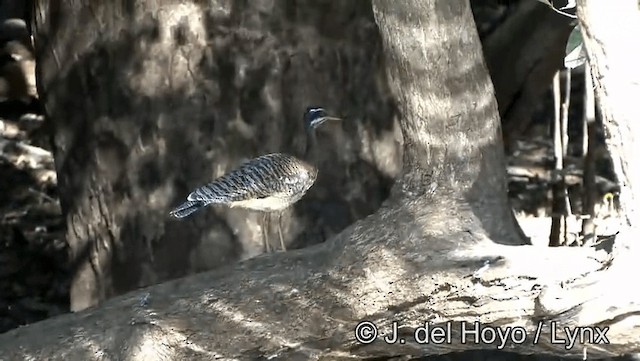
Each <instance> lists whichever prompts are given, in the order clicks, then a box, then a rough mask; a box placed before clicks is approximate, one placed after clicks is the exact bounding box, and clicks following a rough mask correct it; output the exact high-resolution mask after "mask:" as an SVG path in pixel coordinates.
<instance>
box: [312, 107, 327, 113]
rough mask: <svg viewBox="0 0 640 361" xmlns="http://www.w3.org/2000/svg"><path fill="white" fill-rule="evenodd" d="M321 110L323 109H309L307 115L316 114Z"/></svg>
mask: <svg viewBox="0 0 640 361" xmlns="http://www.w3.org/2000/svg"><path fill="white" fill-rule="evenodd" d="M323 110H324V109H322V108H312V109H309V113H317V112H321V111H323Z"/></svg>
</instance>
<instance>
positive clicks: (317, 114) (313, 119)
mask: <svg viewBox="0 0 640 361" xmlns="http://www.w3.org/2000/svg"><path fill="white" fill-rule="evenodd" d="M327 120H342V119H340V118H336V117H332V116H329V115H328V114H327V112H326V111H325V110H324V108H322V107H308V108H307V110H306V111H305V112H304V129H305V130H306V131H310V130H314V129H316V128H317V127H318V126H320V124H322V123H324V122H326V121H327Z"/></svg>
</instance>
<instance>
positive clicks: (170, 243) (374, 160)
mask: <svg viewBox="0 0 640 361" xmlns="http://www.w3.org/2000/svg"><path fill="white" fill-rule="evenodd" d="M127 4H129V3H127V2H125V3H122V2H115V3H108V2H104V3H100V4H98V3H95V2H94V1H88V0H85V1H79V2H78V1H68V0H66V1H57V2H48V1H41V2H40V4H39V5H38V6H37V7H36V9H38V10H39V11H41V13H40V14H39V16H40V21H39V24H38V25H39V26H38V38H39V48H40V53H39V64H38V65H39V69H40V75H41V76H40V85H41V88H42V91H43V92H44V95H45V96H44V100H45V106H46V109H47V112H48V115H49V116H50V118H51V119H52V122H53V124H54V126H55V159H56V166H57V171H58V175H59V177H58V179H59V189H60V197H61V204H62V208H63V211H64V213H65V214H66V217H67V227H68V233H67V240H68V242H69V245H70V248H71V253H72V259H73V260H74V262H75V267H74V270H73V273H74V279H73V281H72V286H71V309H72V310H81V309H84V308H86V307H88V306H92V305H95V304H96V303H98V302H100V301H102V300H104V299H106V298H109V297H111V296H113V295H117V294H120V293H122V292H125V291H128V290H131V289H135V288H138V287H141V286H146V285H149V284H154V283H157V282H160V281H163V280H167V279H170V278H176V277H179V276H182V275H184V274H186V273H188V272H189V271H202V270H208V269H212V268H214V267H216V266H220V265H223V264H225V263H229V262H232V261H234V260H237V259H238V258H249V257H251V256H254V255H256V254H259V253H261V249H260V244H261V239H262V238H261V233H260V229H259V228H258V224H259V220H260V219H261V218H260V217H259V216H258V215H256V214H253V213H251V212H245V211H242V210H226V209H213V207H212V208H210V209H207V210H205V211H203V212H200V213H199V214H196V215H194V216H193V217H192V218H191V219H189V220H188V221H185V222H175V221H172V220H169V218H168V217H167V212H168V210H169V209H170V208H171V207H172V206H175V205H177V204H178V203H179V202H181V201H182V200H183V199H184V197H185V196H186V195H187V194H188V192H189V190H190V189H192V188H193V187H195V186H197V185H200V184H203V183H205V182H208V181H210V180H211V179H213V178H214V177H216V176H219V175H221V174H222V173H223V172H225V171H228V170H229V169H230V168H232V167H234V166H237V165H238V163H240V162H241V161H242V158H249V157H254V156H257V155H260V154H263V153H267V152H274V151H285V152H291V153H296V151H297V150H298V149H301V148H302V146H303V144H301V142H300V141H301V140H302V137H301V135H302V134H303V132H302V119H301V118H302V112H303V110H304V109H305V107H306V106H307V105H310V104H317V105H323V106H325V107H327V108H328V109H329V110H330V111H331V112H332V113H338V114H340V115H342V114H345V115H350V116H351V117H352V118H353V120H354V121H352V122H349V124H347V126H345V130H344V131H342V132H334V133H332V134H329V136H324V138H323V139H322V143H323V147H325V149H327V150H326V151H324V152H322V154H323V157H322V159H321V160H320V178H319V179H318V181H317V183H316V185H315V186H314V188H313V189H312V190H311V192H310V193H309V194H308V196H307V197H305V199H304V200H303V201H301V202H300V203H299V204H297V205H296V207H295V209H294V210H292V212H291V215H292V217H291V218H290V219H289V218H286V217H285V218H284V219H283V222H282V223H283V228H284V237H285V241H286V242H287V243H295V244H297V246H304V245H308V244H309V243H318V242H320V241H323V240H324V238H325V237H327V236H328V235H330V234H332V233H336V232H337V231H339V230H341V229H343V228H344V227H346V226H347V225H349V224H350V223H352V222H353V221H354V220H356V219H358V218H362V217H364V216H366V215H368V214H370V213H372V212H373V211H375V209H377V207H378V206H379V205H380V203H381V202H382V200H383V199H382V196H383V195H384V194H386V193H388V189H389V187H390V184H391V178H390V177H392V176H394V175H395V174H396V173H397V172H398V168H399V159H400V150H401V148H400V145H399V143H398V142H396V140H395V138H394V137H393V117H392V114H393V110H392V107H391V102H390V97H389V95H388V91H387V90H386V89H385V84H386V83H385V82H381V81H379V80H378V78H379V76H378V74H380V73H381V72H382V71H381V70H380V69H381V68H380V67H379V64H380V61H379V59H380V58H381V53H380V43H379V38H378V33H377V31H376V28H375V24H374V22H373V15H372V12H371V8H370V5H369V4H367V3H365V2H320V1H318V2H308V3H307V2H290V1H289V2H282V1H277V2H253V1H233V2H213V3H211V4H208V5H206V6H204V5H202V4H201V2H197V1H194V2H186V3H185V2H181V1H175V0H163V1H142V2H137V4H138V5H136V6H135V7H129V6H128V5H127ZM327 13H331V14H334V15H332V16H326V14H327ZM77 29H82V31H81V32H79V31H78V30H77ZM355 120H358V123H356V122H355ZM347 132H348V133H350V134H351V136H347V135H346V134H347ZM356 132H357V134H358V136H357V137H356V136H355V134H354V133H356ZM329 165H331V166H329ZM372 195H374V196H372ZM285 216H286V215H285ZM270 228H271V229H272V230H275V227H270ZM273 236H274V234H272V237H271V238H272V239H273V240H276V241H277V239H275V237H273ZM294 247H295V245H294Z"/></svg>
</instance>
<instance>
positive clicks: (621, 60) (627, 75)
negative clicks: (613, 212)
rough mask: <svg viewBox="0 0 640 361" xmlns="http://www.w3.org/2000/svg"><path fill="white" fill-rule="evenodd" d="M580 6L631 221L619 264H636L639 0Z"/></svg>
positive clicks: (590, 0)
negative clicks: (625, 261) (634, 50)
mask: <svg viewBox="0 0 640 361" xmlns="http://www.w3.org/2000/svg"><path fill="white" fill-rule="evenodd" d="M577 5H578V8H577V10H578V18H579V20H580V25H581V29H582V35H583V38H584V44H585V47H586V50H587V55H588V59H589V65H590V67H591V73H592V74H593V82H594V84H595V92H596V100H597V103H598V106H599V107H600V110H601V114H602V118H603V122H604V127H605V132H606V133H605V134H606V138H607V139H606V144H607V149H608V150H609V153H610V154H611V159H612V163H613V168H614V171H615V173H616V176H617V178H618V180H619V182H620V206H621V209H622V213H623V214H624V217H625V219H624V220H623V223H624V224H625V225H626V226H627V227H625V228H624V229H623V231H621V232H620V234H618V236H617V237H616V247H615V248H616V249H615V253H616V256H617V259H618V264H623V262H622V261H623V260H627V261H628V263H629V265H628V266H629V267H636V264H637V260H638V257H640V246H638V241H637V235H638V231H639V230H640V229H639V227H640V209H639V208H638V204H639V202H640V162H638V161H637V160H636V157H635V154H636V152H637V149H638V146H640V144H639V140H640V124H639V123H638V119H640V109H639V108H638V106H637V104H636V101H637V99H638V98H639V97H640V68H639V67H638V63H639V62H640V56H639V55H638V54H636V53H635V52H633V51H630V49H637V48H638V46H640V41H638V38H637V34H639V33H640V4H638V2H637V1H636V0H622V1H619V2H616V4H615V6H612V5H611V4H610V3H607V2H606V1H602V0H581V1H578V3H577ZM621 267H622V268H624V267H625V266H621ZM636 269H637V267H636Z"/></svg>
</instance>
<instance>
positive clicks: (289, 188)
mask: <svg viewBox="0 0 640 361" xmlns="http://www.w3.org/2000/svg"><path fill="white" fill-rule="evenodd" d="M317 174H318V171H317V169H316V168H315V167H314V166H312V165H310V164H308V163H307V162H304V161H302V160H299V159H297V158H295V157H292V156H290V155H287V154H282V153H273V154H267V155H263V156H260V157H258V158H254V159H251V160H250V161H248V162H245V163H244V164H242V165H241V166H240V167H238V168H237V169H235V170H233V171H231V172H230V173H227V174H225V175H223V176H221V177H220V178H218V179H216V180H214V181H213V182H211V183H209V184H207V185H204V186H202V187H200V188H198V189H196V190H194V191H193V192H191V193H190V194H189V195H188V196H187V201H186V202H184V203H183V204H181V205H180V206H178V207H177V208H176V209H174V210H173V211H172V212H171V215H172V216H174V217H176V218H184V217H186V216H188V215H190V214H191V213H193V212H195V211H197V210H199V209H200V208H202V207H205V206H208V205H210V204H225V205H228V206H231V207H242V208H248V209H253V210H257V211H279V210H283V209H285V208H287V207H288V206H289V205H291V204H293V203H295V202H297V201H298V200H300V198H302V196H304V194H305V193H306V192H307V191H308V190H309V188H311V186H312V185H313V183H314V182H315V180H316V177H317Z"/></svg>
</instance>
